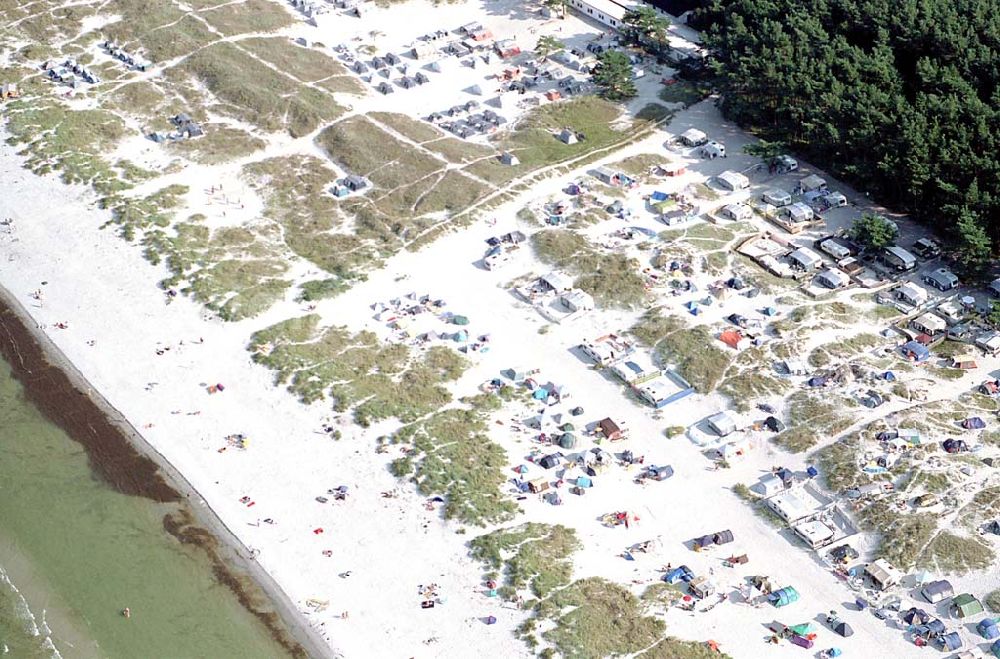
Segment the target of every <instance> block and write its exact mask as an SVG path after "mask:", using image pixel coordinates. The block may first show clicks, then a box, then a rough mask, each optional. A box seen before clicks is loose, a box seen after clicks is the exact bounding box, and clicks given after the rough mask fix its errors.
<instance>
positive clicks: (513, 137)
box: [497, 96, 650, 169]
mask: <svg viewBox="0 0 1000 659" xmlns="http://www.w3.org/2000/svg"><path fill="white" fill-rule="evenodd" d="M620 115H621V107H620V106H618V105H615V104H614V103H611V102H609V101H606V100H604V99H601V98H598V97H596V96H580V97H578V98H574V99H572V100H569V101H565V102H560V103H550V104H548V105H543V106H541V107H538V108H535V109H533V110H531V111H530V112H528V114H527V115H525V117H524V118H523V119H522V120H521V121H520V122H519V123H518V125H517V126H516V127H515V128H514V130H513V131H510V132H508V133H504V134H503V135H502V136H501V137H500V138H499V140H498V142H497V146H498V149H499V150H501V151H511V152H513V153H515V154H516V155H517V157H518V158H519V159H520V160H521V165H522V166H523V167H525V168H528V169H534V168H536V167H542V166H545V165H552V164H555V163H559V162H562V161H564V160H569V159H571V158H575V157H578V156H582V155H585V154H587V153H589V152H591V151H594V150H597V149H601V148H604V147H607V146H610V145H612V144H615V143H616V142H619V141H621V140H623V139H625V138H626V137H628V136H629V134H630V133H634V132H635V131H636V130H638V129H641V128H643V127H645V126H647V125H650V124H649V122H646V121H642V120H638V121H636V122H633V123H632V124H631V125H626V126H622V127H621V129H620V130H619V129H616V127H615V124H616V121H617V120H618V118H619V116H620ZM564 128H569V129H570V130H573V131H576V132H578V133H581V134H583V136H584V139H583V140H581V141H580V142H578V143H576V144H563V143H562V142H560V141H559V140H558V139H556V137H555V135H556V134H557V133H558V132H560V131H561V130H562V129H564Z"/></svg>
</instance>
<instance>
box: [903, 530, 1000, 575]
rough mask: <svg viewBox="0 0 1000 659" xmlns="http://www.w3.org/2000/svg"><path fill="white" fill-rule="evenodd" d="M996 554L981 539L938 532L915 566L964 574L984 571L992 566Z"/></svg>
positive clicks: (948, 532)
mask: <svg viewBox="0 0 1000 659" xmlns="http://www.w3.org/2000/svg"><path fill="white" fill-rule="evenodd" d="M995 559H996V553H995V552H994V551H993V549H992V548H991V547H990V546H989V545H988V544H987V543H986V542H985V541H983V540H982V539H980V538H978V537H974V536H960V535H956V534H954V533H952V532H950V531H939V532H938V533H937V535H935V536H934V539H933V540H931V541H930V542H929V543H928V544H927V546H926V547H925V548H924V550H923V551H922V552H921V553H920V557H919V558H918V559H917V565H918V566H919V567H923V568H930V569H933V570H936V571H940V572H944V573H952V574H964V573H966V572H971V571H973V570H985V569H986V568H988V567H990V566H991V565H992V564H993V561H994V560H995Z"/></svg>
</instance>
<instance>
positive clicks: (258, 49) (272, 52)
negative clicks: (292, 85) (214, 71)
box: [238, 37, 348, 82]
mask: <svg viewBox="0 0 1000 659" xmlns="http://www.w3.org/2000/svg"><path fill="white" fill-rule="evenodd" d="M238 43H239V46H240V47H241V48H245V49H246V50H248V51H250V52H251V53H253V54H254V55H256V56H257V57H259V58H261V59H262V60H264V61H265V62H268V63H269V64H273V65H274V66H276V67H277V68H278V69H279V70H280V71H282V72H283V73H287V74H288V75H290V76H292V77H293V78H297V79H299V80H301V81H302V82H316V81H318V80H323V79H325V78H329V77H330V76H338V75H347V73H348V71H347V69H346V68H344V66H343V65H342V64H341V63H340V62H338V61H337V60H335V59H333V58H332V57H330V56H329V55H326V54H325V53H323V52H322V51H320V50H317V49H315V48H306V47H305V46H299V45H297V44H295V43H293V42H292V41H291V40H290V39H289V38H288V37H253V38H250V39H242V40H240V41H239V42H238Z"/></svg>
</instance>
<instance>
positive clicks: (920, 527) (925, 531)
mask: <svg viewBox="0 0 1000 659" xmlns="http://www.w3.org/2000/svg"><path fill="white" fill-rule="evenodd" d="M859 520H860V521H861V523H862V525H863V526H864V528H866V529H867V530H869V531H877V532H878V533H880V534H881V535H880V538H879V546H878V550H877V551H876V553H877V555H878V556H879V557H880V558H884V559H886V560H887V561H889V562H890V563H891V564H893V565H895V566H896V567H898V568H900V569H903V570H907V569H909V568H910V567H912V566H913V565H915V564H916V562H917V559H918V558H919V557H920V555H921V552H922V551H923V549H924V547H925V546H927V544H928V543H929V542H930V541H931V539H932V538H933V537H934V534H935V532H936V530H937V518H936V517H935V516H934V515H933V514H931V513H901V512H899V511H897V510H896V509H895V508H894V507H893V505H892V503H890V502H888V501H876V502H874V503H872V504H871V505H870V506H868V507H867V508H865V509H864V510H862V511H861V513H860V515H859Z"/></svg>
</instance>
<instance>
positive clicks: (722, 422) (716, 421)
mask: <svg viewBox="0 0 1000 659" xmlns="http://www.w3.org/2000/svg"><path fill="white" fill-rule="evenodd" d="M706 420H707V421H708V425H710V426H711V427H712V429H713V430H715V431H716V432H718V433H719V434H720V435H728V434H729V433H731V432H733V431H735V430H736V421H735V420H734V419H733V417H731V416H729V413H728V412H717V413H715V414H713V415H712V416H710V417H708V419H706Z"/></svg>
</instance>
